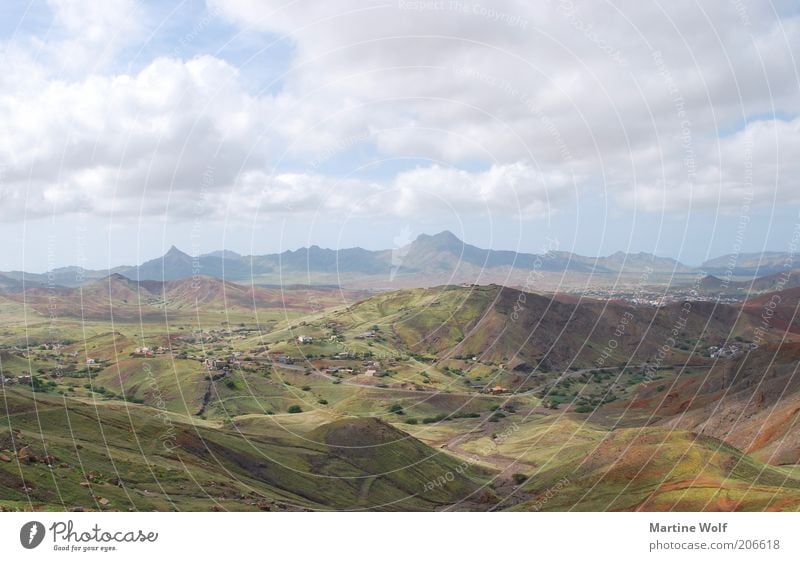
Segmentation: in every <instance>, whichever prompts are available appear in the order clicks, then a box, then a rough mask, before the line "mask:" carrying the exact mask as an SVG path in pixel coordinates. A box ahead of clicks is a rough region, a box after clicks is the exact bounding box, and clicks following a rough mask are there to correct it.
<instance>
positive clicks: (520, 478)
mask: <svg viewBox="0 0 800 561" xmlns="http://www.w3.org/2000/svg"><path fill="white" fill-rule="evenodd" d="M511 479H513V480H514V483H516V484H517V485H522V484H523V483H525V482H526V481H527V480H528V476H527V475H525V474H524V473H515V474H514V475H512V476H511Z"/></svg>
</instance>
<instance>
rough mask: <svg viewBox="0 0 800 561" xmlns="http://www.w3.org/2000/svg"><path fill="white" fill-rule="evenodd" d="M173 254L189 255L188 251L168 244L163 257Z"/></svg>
mask: <svg viewBox="0 0 800 561" xmlns="http://www.w3.org/2000/svg"><path fill="white" fill-rule="evenodd" d="M173 256H177V257H184V256H185V257H189V254H188V253H184V252H183V251H181V250H180V249H178V248H177V247H175V246H174V245H172V246H170V248H169V250H168V251H167V252H166V253H165V254H164V257H173Z"/></svg>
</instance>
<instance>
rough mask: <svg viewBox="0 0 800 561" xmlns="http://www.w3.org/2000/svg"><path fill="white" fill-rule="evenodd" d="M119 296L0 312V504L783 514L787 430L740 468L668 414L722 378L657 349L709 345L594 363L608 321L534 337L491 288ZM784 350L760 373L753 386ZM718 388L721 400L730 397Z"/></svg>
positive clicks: (795, 490) (102, 294)
mask: <svg viewBox="0 0 800 561" xmlns="http://www.w3.org/2000/svg"><path fill="white" fill-rule="evenodd" d="M114 282H117V281H114ZM130 282H131V281H119V283H121V284H120V285H118V286H117V285H114V286H110V287H106V288H104V289H103V290H99V289H96V290H95V291H94V293H93V292H92V291H86V292H85V293H84V294H83V296H87V295H91V294H94V298H95V301H93V302H92V303H91V305H90V306H88V307H87V308H86V309H87V310H88V311H89V312H90V314H89V315H90V316H91V317H86V318H81V317H80V313H79V312H80V311H81V309H82V308H81V306H80V305H79V304H78V303H76V302H74V301H72V300H65V301H64V302H65V304H64V307H63V309H64V310H68V311H69V313H68V314H66V315H57V314H54V315H53V317H47V316H46V315H45V314H44V313H43V311H42V310H43V309H42V308H41V306H42V302H43V301H42V300H41V298H40V299H39V300H36V298H33V300H32V303H26V302H24V301H20V299H19V298H17V299H16V300H15V299H11V300H8V299H6V300H3V299H0V309H2V310H3V313H5V314H6V315H5V316H4V325H3V327H2V330H3V331H2V336H1V337H0V374H2V375H3V376H4V377H5V379H6V380H7V383H6V384H5V385H4V387H3V388H2V400H0V419H4V422H3V423H2V428H0V508H3V509H10V510H18V509H25V510H31V509H32V510H38V509H53V510H64V509H66V510H74V509H104V510H211V509H214V510H250V509H253V510H256V509H258V510H279V509H312V510H361V509H374V510H447V509H450V510H505V509H513V510H637V509H638V510H670V509H678V510H797V509H798V507H799V506H798V505H800V483H798V475H799V474H798V471H797V461H795V460H793V456H792V454H791V451H792V448H791V447H792V446H793V441H791V440H789V441H786V438H785V435H789V434H791V426H792V424H791V423H792V422H793V421H792V419H793V417H791V415H790V414H789V413H790V412H789V413H787V416H786V418H785V420H782V421H781V422H782V423H783V424H782V425H781V426H780V427H778V428H776V429H775V430H774V431H773V433H770V434H769V435H763V434H758V435H757V437H758V440H757V442H758V446H759V447H758V449H757V450H756V453H754V454H746V453H744V452H743V449H744V448H746V446H747V442H745V444H744V445H743V446H741V447H738V446H737V447H735V446H734V445H732V444H731V442H733V441H734V440H735V439H736V438H737V435H734V436H732V437H730V438H728V437H727V436H726V435H725V433H724V432H722V431H721V430H717V431H716V432H714V427H713V426H709V425H707V424H706V425H702V427H703V428H702V430H705V429H706V428H709V427H710V428H709V430H710V431H711V432H712V433H713V434H701V433H702V430H701V429H698V430H694V428H693V427H694V426H695V425H691V426H684V425H687V423H688V421H686V422H684V424H683V425H681V424H680V420H681V419H683V417H676V415H679V414H680V415H683V414H684V413H686V415H684V416H685V417H686V419H689V420H691V421H692V422H693V423H699V421H696V420H693V419H700V418H701V417H699V415H700V414H701V413H702V412H703V411H704V410H703V409H702V407H711V406H713V405H714V404H715V401H714V400H715V399H718V396H719V395H721V394H719V393H715V392H719V391H720V388H721V387H722V386H721V384H725V383H726V382H725V380H726V379H727V378H726V372H727V370H725V369H724V368H719V367H718V366H712V365H711V364H710V363H709V362H708V361H707V359H705V358H704V355H702V354H700V355H697V356H696V355H693V354H691V353H687V351H685V350H683V349H681V348H679V347H680V346H685V345H687V344H688V343H687V341H690V340H694V341H702V342H703V345H706V344H709V342H713V341H714V339H713V337H711V336H709V335H701V336H696V335H693V334H682V335H681V337H680V341H676V347H675V349H674V352H673V353H672V354H670V355H669V357H668V359H669V360H668V361H667V362H666V363H665V364H660V365H659V366H658V368H651V367H650V366H649V365H648V361H647V360H644V361H642V362H639V359H638V357H639V356H641V352H642V351H641V350H640V349H639V348H638V347H635V346H633V342H628V343H626V345H625V348H626V349H628V350H626V351H624V352H623V351H622V350H615V352H614V353H610V354H609V357H608V361H607V362H606V363H604V364H603V365H602V366H598V364H597V362H596V360H593V359H592V357H596V356H597V353H598V352H599V349H601V348H602V344H604V343H603V341H605V340H607V337H608V335H607V332H603V331H599V330H598V329H597V328H596V325H599V324H600V323H601V322H604V321H605V322H610V324H611V325H614V322H615V321H617V320H618V318H619V317H621V316H620V314H621V312H620V311H619V310H612V311H611V312H609V313H610V314H611V315H610V318H611V319H608V318H604V316H603V315H598V314H599V313H600V312H598V309H597V307H596V306H595V305H594V304H591V305H590V306H588V307H587V308H586V309H584V308H573V309H571V311H569V314H568V315H569V316H570V317H572V316H574V317H578V316H580V317H578V319H574V317H573V318H572V319H569V318H568V319H567V320H565V321H567V322H568V323H569V324H570V325H572V326H573V327H572V328H571V329H570V330H568V331H569V333H568V335H567V336H563V335H559V334H558V333H557V332H554V328H553V327H552V326H546V330H547V334H543V335H539V334H538V333H539V332H538V331H537V330H539V329H540V327H537V323H536V321H535V318H534V315H535V313H536V310H537V309H541V310H547V309H549V308H548V306H560V308H559V310H560V311H558V314H561V315H563V314H565V313H567V311H568V310H567V308H565V306H567V304H564V303H553V302H550V303H549V304H548V303H547V302H546V301H545V300H542V298H543V297H541V296H538V295H529V296H528V297H526V299H525V301H524V302H525V305H526V306H527V307H528V308H526V309H527V311H526V312H525V313H527V314H528V315H527V316H525V315H524V313H523V312H520V313H519V316H518V317H517V316H512V315H511V312H510V311H509V310H511V309H513V306H514V305H515V300H514V298H516V297H511V296H509V295H508V294H506V293H505V292H504V291H503V289H500V288H499V287H495V286H488V287H438V288H435V289H414V290H408V291H399V292H393V293H383V294H378V295H374V296H371V297H367V298H365V299H363V300H360V301H358V302H342V301H341V299H340V298H339V297H337V296H336V295H332V294H330V293H329V292H324V291H317V290H311V291H304V292H303V293H302V295H300V294H289V295H288V296H287V294H286V293H284V292H283V291H277V290H276V291H273V292H268V291H266V292H259V293H258V294H256V296H257V306H255V308H254V309H253V310H249V309H247V302H248V299H250V298H255V297H256V296H254V294H255V293H250V292H248V291H247V290H245V289H243V288H241V287H231V286H228V285H224V284H223V285H219V284H218V283H213V282H211V281H209V282H208V283H207V284H208V286H207V287H206V289H207V290H208V293H207V294H205V295H204V296H203V297H202V298H199V297H197V294H195V293H194V292H191V291H189V292H187V290H188V289H187V287H186V286H183V285H180V286H173V287H171V288H170V289H169V292H167V291H166V289H165V292H164V294H162V295H161V296H158V294H154V293H153V292H149V293H148V294H149V296H148V300H147V302H146V306H147V308H146V311H147V313H146V314H141V315H139V316H137V314H136V313H135V312H136V308H137V306H141V304H139V303H137V302H138V300H135V299H136V298H140V297H141V293H140V292H139V289H140V287H137V286H132V285H130V284H129V283H130ZM149 290H150V289H149ZM98 295H99V296H98ZM512 296H513V295H512ZM42 298H43V296H42ZM59 298H62V299H64V298H69V296H68V295H67V296H65V295H61V296H59ZM103 298H106V299H107V301H105V300H103ZM98 299H99V301H98ZM309 299H312V300H313V299H317V300H315V301H313V302H310V301H309ZM237 302H238V303H237ZM517 303H518V302H517ZM541 306H545V307H544V308H541ZM109 309H116V310H118V311H119V314H118V315H115V312H113V311H112V312H110V315H109V313H108V312H109ZM154 310H155V312H154ZM159 310H160V312H161V313H156V312H158V311H159ZM603 313H605V312H603ZM637 313H639V314H640V315H641V317H642V318H643V321H644V320H646V321H662V320H659V319H658V318H656V319H655V320H654V319H653V318H652V317H650V316H649V315H648V314H650V313H651V312H649V311H647V310H643V311H638V312H637ZM658 313H662V312H658ZM663 313H666V312H663ZM558 314H557V315H558ZM582 314H583V315H582ZM104 315H106V316H108V317H104ZM722 315H724V314H722ZM584 316H585V317H584ZM559 317H561V316H559ZM565 317H566V316H565ZM515 318H516V319H515ZM557 319H558V318H557ZM562 319H563V318H562ZM558 321H561V319H558ZM698 321H699V320H698ZM718 321H722V320H718ZM736 321H737V325H739V326H740V327H737V330H739V331H737V333H739V332H741V333H745V335H746V330H744V331H743V329H744V328H742V327H741V324H742V322H743V320H741V319H737V320H736ZM554 325H555V324H554ZM630 329H631V331H632V332H635V329H636V327H635V326H632V327H630ZM526 333H527V334H526ZM598 341H599V342H598ZM601 343H602V344H601ZM648 344H649V343H648ZM548 345H550V348H548ZM620 346H623V345H622V344H620ZM702 352H705V347H703V351H702ZM625 353H628V354H625ZM795 354H796V353H795ZM795 354H792V353H789V354H787V355H786V356H785V357H783V358H782V359H781V360H779V361H777V363H776V364H777V366H776V367H774V368H773V378H774V379H775V380H777V382H776V384H777V383H778V382H780V383H783V382H782V378H780V377H781V376H784V375H785V376H789V375H790V373H791V370H790V366H791V364H793V363H794V362H793V361H795V358H796V357H795ZM618 355H619V356H618ZM568 356H572V358H573V359H575V360H565V359H564V357H568ZM686 363H691V366H686ZM742 364H743V366H742V368H745V372H749V371H751V370H752V372H754V373H757V372H759V371H760V369H761V368H762V365H761V363H760V362H758V361H755V362H752V367H751V368H750V370H747V367H748V365H749V364H750V363H747V362H744V363H742ZM737 379H738V378H737ZM741 379H742V380H743V381H742V382H741V383H740V384H739V382H736V383H737V384H739V385H740V386H741V388H740V387H739V386H736V385H733V386H731V387H732V388H734V389H736V390H737V391H742V392H746V391H751V392H752V389H750V390H748V388H752V386H753V384H750V383H748V382H747V379H746V377H744V376H743V377H741ZM727 383H729V384H730V383H732V382H727ZM776 387H778V386H776ZM736 395H737V396H738V397H737V398H736V399H738V400H740V401H742V402H743V403H745V402H746V399H745V398H746V397H747V395H748V394H746V393H742V394H736ZM769 395H772V394H769ZM776 395H777V394H776ZM792 395H795V394H792ZM692 396H695V397H692ZM781 399H788V398H785V396H781ZM792 399H793V398H792ZM766 400H767V397H762V398H761V402H764V405H763V407H762V408H763V409H764V411H766V410H768V409H767V408H768V407H771V405H770V403H769V402H767V401H766ZM761 402H759V403H761ZM785 403H786V404H787V405H786V407H789V408H791V407H790V405H791V403H793V402H791V401H787V402H785ZM786 407H784V409H786ZM786 411H789V410H788V409H786ZM692 415H694V417H692ZM754 418H758V417H754ZM676 419H678V420H676ZM781 419H783V417H782V418H781ZM738 437H739V438H740V439H741V435H739V436H738ZM726 439H727V440H729V441H731V442H728V443H726V442H725V441H726ZM770 439H771V440H770ZM743 442H744V441H743ZM751 447H752V446H751ZM773 450H779V451H780V455H770V454H771V451H773ZM770 464H772V465H770Z"/></svg>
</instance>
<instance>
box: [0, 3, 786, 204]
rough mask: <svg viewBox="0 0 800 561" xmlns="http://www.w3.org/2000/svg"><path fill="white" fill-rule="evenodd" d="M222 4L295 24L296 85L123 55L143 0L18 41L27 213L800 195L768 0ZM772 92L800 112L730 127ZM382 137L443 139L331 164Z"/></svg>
mask: <svg viewBox="0 0 800 561" xmlns="http://www.w3.org/2000/svg"><path fill="white" fill-rule="evenodd" d="M209 4H210V7H211V9H212V10H214V12H215V13H219V14H221V16H222V17H223V18H225V19H226V20H227V21H228V22H231V23H233V24H234V25H235V26H237V27H239V28H241V29H243V30H245V31H246V33H248V34H250V35H251V36H252V38H251V40H252V41H254V42H257V41H259V40H261V39H259V38H260V37H261V36H262V35H263V34H273V35H274V34H277V35H286V36H287V37H289V38H290V40H291V41H292V42H293V43H294V46H295V49H294V51H293V57H294V58H293V59H292V61H291V67H290V68H289V70H288V72H287V73H286V75H285V76H284V77H283V79H282V82H281V84H280V87H279V88H274V89H271V90H270V92H274V91H278V92H279V93H263V92H260V91H255V90H253V89H252V88H251V86H250V84H252V80H248V79H246V78H245V77H244V75H245V74H246V73H247V72H248V71H249V69H248V68H241V69H239V68H236V67H235V65H233V64H232V63H231V62H228V61H225V60H223V59H222V58H221V56H222V55H217V56H212V55H205V56H200V57H197V58H193V59H191V60H181V59H178V58H158V59H156V60H152V61H149V62H147V63H146V64H144V66H143V68H142V69H141V70H139V71H137V72H130V71H126V70H122V69H123V68H124V67H125V64H124V62H125V61H124V60H119V57H120V55H121V53H123V52H124V51H125V49H126V48H132V49H134V50H135V49H136V47H137V45H138V44H139V43H142V42H143V41H145V40H147V38H146V35H147V34H146V33H145V32H144V31H145V29H144V26H145V24H144V22H145V20H146V17H145V11H146V8H144V7H143V6H141V5H139V4H137V3H135V2H133V0H115V1H114V2H79V1H77V0H52V1H51V2H50V5H51V6H52V8H53V15H54V16H53V17H54V22H55V25H56V31H57V32H56V33H54V35H53V37H48V38H44V37H42V38H34V39H32V40H30V41H23V40H14V41H11V42H9V43H8V44H7V45H5V47H6V48H5V55H4V57H3V58H2V59H1V60H0V87H2V89H3V92H2V94H0V165H1V166H2V168H3V177H2V181H1V182H0V194H2V196H3V201H4V205H3V207H2V209H0V215H2V216H3V218H4V219H7V220H11V219H19V218H21V217H23V216H28V217H31V216H45V215H49V214H51V213H54V212H55V213H70V212H76V211H78V210H87V211H89V212H95V213H106V214H108V213H114V214H115V215H117V216H120V215H134V216H135V215H137V214H138V213H142V214H146V215H162V214H165V213H168V214H169V215H170V216H171V217H187V216H196V214H197V213H198V212H203V213H206V214H207V215H214V216H219V215H227V214H231V213H233V214H237V215H238V214H246V213H247V212H251V213H252V212H255V211H259V212H261V213H279V212H285V211H286V209H287V208H288V207H291V208H292V209H293V212H297V211H300V210H304V211H309V212H315V211H317V210H324V211H325V212H333V211H335V212H340V213H349V212H352V211H355V212H370V213H375V212H385V213H393V214H397V215H401V216H402V215H405V214H408V213H411V212H427V211H431V212H432V210H431V209H433V208H437V207H439V206H441V205H451V206H452V207H453V208H456V209H458V210H459V211H460V212H476V213H478V212H501V213H505V214H507V215H508V214H511V213H513V214H516V213H520V214H521V215H523V216H530V215H539V214H541V213H548V212H553V211H555V210H557V209H558V207H559V205H564V204H570V200H571V198H572V197H573V196H580V195H581V193H582V192H584V190H586V189H590V188H598V187H597V186H598V185H599V186H600V188H604V189H607V190H608V191H609V193H610V194H611V195H612V197H613V199H615V200H616V201H618V203H619V205H621V206H623V207H630V206H635V207H637V208H640V209H642V210H646V211H650V212H664V211H666V212H681V211H684V210H685V209H686V208H688V207H690V206H691V207H710V208H716V207H719V208H723V209H726V210H727V211H735V210H736V209H737V208H738V207H739V206H740V205H741V203H742V200H743V198H745V199H746V198H747V197H749V196H750V193H752V195H753V198H754V203H753V204H763V205H769V204H772V202H773V201H774V200H776V197H777V198H778V199H777V200H780V201H782V202H784V203H792V204H794V203H800V197H799V196H798V195H797V190H796V189H794V188H793V181H794V178H796V177H797V173H798V171H800V170H798V169H797V162H796V161H795V160H796V159H795V158H792V154H793V153H796V151H797V148H798V147H800V146H798V144H799V143H800V131H798V125H800V122H798V120H797V119H796V118H795V117H796V112H797V107H800V104H798V102H800V87H798V85H799V84H800V81H798V72H797V70H798V69H797V63H796V61H795V59H794V55H795V53H796V51H797V46H798V40H799V39H800V24H798V21H799V20H798V17H797V16H796V15H784V16H783V18H782V19H776V17H775V13H774V12H773V11H772V7H770V6H765V5H764V4H763V3H761V2H753V3H744V4H742V6H743V9H740V8H737V7H736V6H734V5H733V4H731V3H729V2H722V1H720V2H712V3H704V4H703V5H702V6H700V5H697V4H696V3H690V2H678V3H674V4H669V5H668V6H661V7H659V6H653V5H645V4H641V3H635V2H630V3H627V2H625V3H620V4H619V5H618V6H617V9H612V8H610V7H609V6H608V5H605V4H600V3H594V2H580V3H579V2H575V3H574V4H573V3H572V2H569V1H566V0H559V1H551V2H547V3H545V4H532V3H528V2H524V1H522V0H517V1H514V0H507V1H496V2H491V3H489V2H485V3H482V2H473V1H464V2H449V1H448V0H445V1H444V2H439V3H433V4H432V3H429V2H428V3H422V4H420V3H417V2H412V1H398V2H389V3H386V2H363V1H357V0H346V1H341V2H313V1H304V0H301V1H297V2H290V3H286V2H285V1H284V0H281V1H278V0H274V1H271V0H258V1H256V0H226V1H224V2H223V1H222V0H212V1H210V2H209ZM425 6H428V7H430V6H433V8H432V9H424V8H425ZM775 8H776V9H777V10H778V13H790V10H787V9H785V7H784V6H783V5H782V4H780V3H778V4H776V5H775ZM273 39H274V37H273V36H269V37H267V36H266V35H264V38H263V41H264V43H265V44H266V43H267V42H269V41H272V40H273ZM112 63H116V64H112ZM251 78H252V77H251ZM772 113H776V114H779V115H788V116H789V118H790V119H794V120H792V121H791V122H786V123H784V122H782V121H770V120H768V119H766V120H762V121H756V122H752V123H751V124H750V125H749V126H748V127H747V128H746V129H744V130H741V131H739V132H734V133H726V134H723V135H722V136H721V137H720V131H730V130H735V129H736V128H738V127H740V126H741V123H742V122H743V121H744V120H745V118H747V117H751V116H753V115H762V116H763V115H769V114H772ZM751 144H752V146H751ZM363 145H372V146H374V147H375V149H376V150H377V151H378V153H379V157H383V156H385V157H387V158H395V157H397V158H416V159H417V161H419V162H422V163H421V164H420V165H419V167H418V168H416V169H412V170H408V171H399V172H397V173H396V175H395V176H394V177H387V178H384V179H381V180H366V179H364V178H363V177H361V176H360V174H359V173H358V172H357V170H355V169H353V170H349V169H343V170H342V171H340V172H339V173H338V174H334V175H336V176H326V175H324V174H323V173H321V172H320V171H319V170H318V169H317V168H318V167H320V165H321V163H329V162H332V161H335V160H338V159H341V160H342V161H343V162H345V163H344V164H343V165H347V159H346V158H345V155H346V154H347V153H348V152H350V151H351V150H354V149H357V148H359V147H361V146H363ZM793 151H794V152H793ZM304 162H305V168H303V165H304ZM476 162H477V163H478V164H477V165H476ZM746 162H751V163H752V173H750V174H749V175H750V176H751V178H752V179H751V180H747V179H745V178H746V177H747V176H748V174H746V173H745V172H744V170H743V166H744V165H745V163H746ZM748 165H749V163H748ZM298 169H300V171H298ZM464 169H484V170H486V171H480V172H467V171H463V170H464ZM289 170H293V171H289ZM349 172H353V173H352V174H350V173H349ZM209 177H211V179H209ZM343 178H345V179H343ZM198 196H202V198H203V201H204V204H202V205H200V211H198V205H196V204H193V203H194V202H195V201H196V200H197V199H198Z"/></svg>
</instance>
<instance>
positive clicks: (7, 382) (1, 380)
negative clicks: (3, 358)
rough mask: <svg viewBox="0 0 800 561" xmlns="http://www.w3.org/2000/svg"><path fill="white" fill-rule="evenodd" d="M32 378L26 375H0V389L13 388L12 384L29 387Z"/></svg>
mask: <svg viewBox="0 0 800 561" xmlns="http://www.w3.org/2000/svg"><path fill="white" fill-rule="evenodd" d="M31 381H32V377H31V376H30V375H28V374H25V375H23V376H16V377H14V376H3V375H2V374H0V387H2V386H13V385H14V384H27V385H30V383H31Z"/></svg>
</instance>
